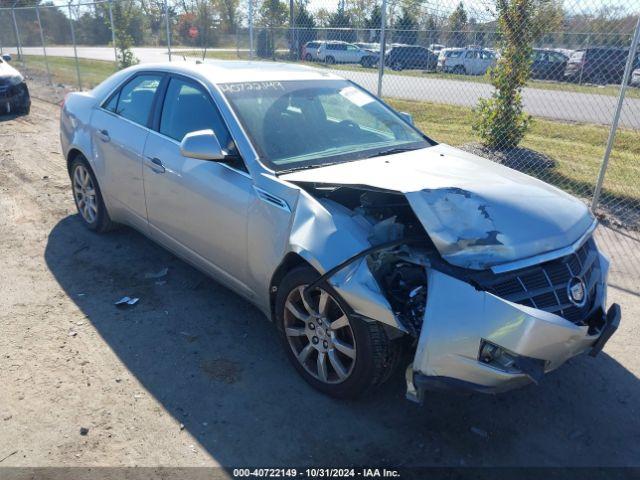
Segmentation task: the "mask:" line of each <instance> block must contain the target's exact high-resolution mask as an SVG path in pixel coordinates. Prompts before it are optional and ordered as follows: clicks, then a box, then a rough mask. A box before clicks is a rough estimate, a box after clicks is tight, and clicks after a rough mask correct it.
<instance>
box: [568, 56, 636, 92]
mask: <svg viewBox="0 0 640 480" xmlns="http://www.w3.org/2000/svg"><path fill="white" fill-rule="evenodd" d="M628 55H629V50H628V49H625V48H613V47H593V48H585V49H581V50H576V51H575V52H573V54H572V55H571V57H569V60H568V62H567V67H566V69H565V71H564V78H565V80H567V81H570V82H580V83H597V84H600V85H606V84H609V83H613V84H620V83H622V76H623V75H624V69H625V65H626V63H627V57H628Z"/></svg>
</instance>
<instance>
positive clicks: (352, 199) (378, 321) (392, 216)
mask: <svg viewBox="0 0 640 480" xmlns="http://www.w3.org/2000/svg"><path fill="white" fill-rule="evenodd" d="M309 132H314V135H309ZM60 141H61V147H62V152H63V155H64V159H65V161H66V170H67V172H68V173H69V176H70V184H71V185H70V186H71V189H70V190H71V192H70V193H72V195H73V199H74V200H75V203H76V206H77V209H78V216H77V219H74V220H73V221H74V222H75V221H78V222H81V223H83V224H84V226H85V227H86V228H88V229H90V230H92V231H95V232H97V233H103V232H106V231H108V230H110V229H111V228H113V227H114V226H116V225H115V223H114V222H118V223H121V224H125V225H129V226H131V227H134V228H136V229H138V230H139V231H141V232H144V234H145V235H147V236H149V237H150V238H151V239H153V240H154V241H156V242H158V243H159V244H161V245H163V246H164V247H166V248H168V249H169V250H170V251H172V252H173V253H174V254H176V255H177V256H179V257H181V258H183V259H185V260H186V261H187V262H189V263H190V264H192V265H194V266H195V267H197V268H199V269H200V270H202V271H203V272H205V273H206V274H208V275H210V276H212V277H213V278H215V279H216V280H218V281H219V282H220V283H221V284H223V285H225V286H226V287H227V288H229V289H231V290H233V291H235V292H237V294H238V295H240V296H242V298H244V299H246V300H247V301H248V302H252V303H254V304H255V305H256V306H257V307H258V308H259V309H260V310H261V311H262V312H263V313H264V314H265V316H266V317H267V318H268V319H270V320H272V321H273V322H274V323H275V325H276V326H277V335H278V336H279V338H280V340H281V343H282V347H283V349H284V350H285V352H286V353H285V354H286V355H287V357H288V358H289V360H290V361H291V364H292V365H293V367H294V368H295V369H296V370H297V371H298V372H299V374H300V375H301V376H302V377H303V378H304V379H305V380H306V381H307V382H308V383H309V384H310V385H312V386H313V387H315V388H316V389H318V390H319V391H321V392H324V393H325V394H328V395H332V396H335V397H339V398H348V397H355V396H358V395H362V394H370V392H371V391H372V389H373V388H374V387H377V386H379V385H381V384H382V383H384V382H385V381H386V380H387V379H389V378H392V375H393V372H394V369H395V368H396V367H398V366H399V364H400V363H401V362H403V363H404V365H403V366H404V367H405V368H406V370H405V372H406V374H405V378H406V382H407V396H408V397H409V398H411V399H413V400H417V401H419V400H421V399H422V398H423V395H424V392H425V391H426V390H430V389H434V390H442V389H448V388H450V389H452V390H454V391H455V390H468V391H476V392H484V393H497V392H502V391H505V390H509V389H513V388H517V387H520V386H522V385H525V384H528V383H531V382H536V383H537V382H540V381H542V380H543V378H544V377H545V375H546V374H547V373H549V372H552V371H553V370H555V369H556V368H558V367H560V366H561V365H562V364H563V363H565V362H566V361H567V360H569V359H570V358H572V357H574V356H576V355H578V354H580V353H583V352H587V351H588V352H590V353H591V354H592V355H597V354H598V353H599V352H600V351H601V350H602V348H603V347H604V345H605V343H606V342H607V341H608V340H609V338H610V337H611V335H612V334H613V333H614V332H615V330H616V328H617V327H618V324H619V322H620V317H621V311H620V307H619V306H617V305H615V304H613V305H611V306H610V307H608V308H607V305H606V297H607V295H606V290H607V274H608V271H609V260H608V259H607V257H606V256H605V255H603V254H602V253H601V252H600V251H599V249H598V246H597V244H596V242H595V240H594V238H593V234H594V230H595V228H596V226H597V220H596V219H595V218H594V216H593V215H592V213H591V212H590V210H589V209H588V208H587V206H586V205H585V204H584V203H583V202H582V201H581V200H579V199H577V198H574V197H572V196H571V195H569V194H567V193H565V192H563V191H561V190H559V189H557V188H555V187H552V186H550V185H548V184H545V183H544V182H542V181H540V180H538V179H536V178H533V177H530V176H528V175H525V174H523V173H521V172H517V171H515V170H512V169H510V168H508V167H506V166H504V165H500V164H498V163H495V162H492V161H490V160H487V159H483V158H481V157H478V156H476V155H473V154H470V153H468V152H465V151H462V150H459V149H456V148H454V147H451V146H448V145H445V144H438V143H437V142H435V141H434V140H432V139H431V138H429V137H428V136H427V135H425V134H424V133H422V132H421V131H420V130H419V129H417V128H416V127H415V126H413V125H412V123H411V121H410V119H408V118H407V117H406V115H404V116H403V115H401V114H400V113H399V112H396V111H394V110H393V109H392V108H390V107H389V106H387V105H385V104H384V103H383V102H381V101H380V100H379V99H378V98H376V97H375V96H373V95H371V94H370V93H369V92H367V90H365V89H364V88H361V87H359V86H357V85H356V84H354V83H353V82H350V81H347V80H345V79H343V78H341V77H339V76H337V75H332V74H331V73H330V72H326V71H322V72H320V71H318V70H316V69H313V68H308V67H306V66H302V65H291V64H279V63H266V62H265V63H260V65H257V64H256V63H255V62H224V61H220V62H215V63H214V62H212V63H206V64H196V63H188V62H177V63H176V62H174V63H162V64H155V65H149V64H143V65H138V66H134V67H131V68H128V69H125V70H121V71H119V72H117V73H115V74H114V75H112V76H111V77H110V78H108V79H107V80H105V81H104V82H103V83H101V84H100V85H98V86H97V87H96V88H94V89H93V90H91V91H89V92H78V93H71V94H69V95H68V96H67V97H66V99H65V102H64V104H63V106H62V111H61V113H60ZM95 240H96V241H97V238H96V239H95ZM88 266H90V264H86V265H85V267H84V268H88ZM78 268H82V266H78ZM100 273H101V272H96V274H100ZM114 295H115V293H114ZM150 305H151V306H150V307H149V308H153V305H152V304H151V303H150ZM211 321H212V322H215V321H216V315H215V312H212V315H211ZM157 328H162V327H161V326H160V325H158V326H157ZM232 328H233V327H232ZM229 336H230V337H231V338H236V341H237V342H242V338H240V337H239V336H238V335H237V332H235V333H234V332H230V335H229ZM206 353H207V354H213V353H215V352H206ZM158 355H162V351H160V350H159V351H158ZM260 357H261V355H260V352H259V351H258V352H255V358H256V361H258V360H259V359H260ZM606 361H610V360H608V359H606ZM573 373H576V372H575V371H574V372H573ZM578 373H581V372H578ZM570 375H571V371H569V372H565V378H569V376H570ZM555 380H556V381H557V380H558V379H557V378H556V379H555ZM553 388H555V384H554V385H551V386H550V390H553ZM287 394H288V393H287V392H283V395H287ZM580 400H581V399H576V401H580ZM396 407H397V405H394V408H396ZM533 408H535V407H533Z"/></svg>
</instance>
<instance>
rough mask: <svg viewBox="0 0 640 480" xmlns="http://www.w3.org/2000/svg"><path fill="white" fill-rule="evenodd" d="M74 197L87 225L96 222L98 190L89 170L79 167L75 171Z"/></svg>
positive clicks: (82, 166)
mask: <svg viewBox="0 0 640 480" xmlns="http://www.w3.org/2000/svg"><path fill="white" fill-rule="evenodd" d="M73 197H74V199H75V201H76V206H77V207H78V211H79V212H80V215H82V218H83V219H84V220H85V221H86V222H87V223H93V222H95V220H96V218H97V217H98V203H97V198H96V189H95V185H94V184H93V179H92V178H91V174H90V173H89V170H88V169H87V168H86V167H85V166H84V165H77V166H76V168H75V170H74V171H73Z"/></svg>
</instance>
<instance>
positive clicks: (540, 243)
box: [281, 145, 620, 401]
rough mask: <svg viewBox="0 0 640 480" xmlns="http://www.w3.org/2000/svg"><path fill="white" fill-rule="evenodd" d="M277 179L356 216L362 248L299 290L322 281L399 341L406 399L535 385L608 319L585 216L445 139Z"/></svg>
mask: <svg viewBox="0 0 640 480" xmlns="http://www.w3.org/2000/svg"><path fill="white" fill-rule="evenodd" d="M365 168H366V172H367V173H366V175H362V177H361V178H358V177H359V176H358V175H357V174H356V172H358V171H363V170H365ZM435 172H439V173H435ZM281 178H283V179H286V180H288V181H290V182H292V183H295V184H296V185H298V186H300V187H301V188H302V189H304V190H305V191H307V192H308V193H310V194H311V195H312V196H313V197H314V198H315V199H317V200H318V201H319V202H320V203H321V204H322V205H324V206H325V207H326V208H327V210H328V211H330V212H332V214H333V215H347V216H351V218H352V220H353V224H354V225H356V224H357V225H359V226H362V225H366V226H367V227H364V230H365V233H364V234H363V235H366V236H367V241H368V242H369V245H368V246H366V247H365V248H364V249H363V250H362V251H360V252H358V253H357V254H355V255H352V256H350V257H349V258H347V259H344V260H342V261H341V262H338V263H337V264H336V265H335V266H333V267H332V268H331V269H329V270H328V271H326V272H325V273H324V275H322V276H321V277H320V278H319V279H318V280H317V281H316V282H314V283H313V284H311V285H310V286H309V287H308V290H309V291H310V290H312V289H313V288H316V287H318V286H321V285H323V284H324V285H328V286H330V288H332V289H333V290H335V291H336V292H337V293H338V294H339V295H340V296H341V297H342V298H344V299H345V301H346V302H347V303H348V304H349V305H350V306H351V307H352V308H353V312H352V314H355V315H359V316H362V317H363V318H365V319H368V320H369V321H379V322H383V323H384V324H385V325H387V326H388V327H390V328H391V329H396V330H398V331H400V332H402V334H404V335H406V336H408V337H410V338H411V339H412V342H411V348H413V349H415V354H414V357H413V361H412V362H411V363H410V364H409V365H408V367H407V369H406V380H407V397H408V398H410V399H412V400H415V401H422V399H423V396H424V392H425V391H428V390H443V389H444V390H460V391H476V392H484V393H498V392H503V391H506V390H509V389H512V388H516V387H519V386H522V385H525V384H528V383H531V382H534V383H538V382H539V381H541V380H542V378H543V376H544V375H545V374H546V373H548V372H550V371H552V370H554V369H556V368H557V367H559V366H560V365H562V364H563V363H564V362H565V361H567V360H568V359H570V358H571V357H573V356H576V355H578V354H580V353H583V352H585V351H590V353H591V354H592V355H596V354H597V353H598V352H599V351H600V350H601V349H602V347H603V345H604V343H605V342H606V340H608V338H609V337H610V336H611V335H612V334H613V332H614V331H615V330H616V328H617V326H618V324H619V321H620V308H619V307H618V306H617V305H615V304H614V305H612V306H611V307H610V308H609V309H608V310H606V304H605V302H606V280H607V273H608V269H609V261H608V260H607V258H606V257H605V256H604V255H603V254H602V253H601V252H599V250H598V248H597V246H596V243H595V240H594V238H593V233H594V230H595V228H596V225H597V221H596V220H595V219H594V218H593V216H592V215H591V214H590V213H589V211H588V209H587V208H586V207H585V206H584V205H583V204H582V203H581V202H579V201H578V200H576V199H574V198H572V197H570V196H569V195H567V194H565V193H563V192H561V191H559V190H557V189H555V188H554V187H550V186H548V185H546V184H544V183H542V182H540V181H538V180H535V179H532V178H530V177H528V176H526V175H523V174H520V173H518V172H515V171H512V170H509V169H507V168H505V167H502V166H499V165H496V164H493V163H492V162H489V161H487V160H484V159H481V158H478V157H475V156H473V155H470V154H467V153H465V152H461V151H459V150H456V149H454V148H451V147H449V146H446V145H437V146H433V147H431V148H429V149H425V150H418V151H416V152H407V153H398V154H397V155H394V156H392V157H384V158H379V159H375V160H367V163H366V166H365V165H364V164H363V163H361V162H354V163H349V164H340V165H335V166H328V167H324V168H320V169H316V170H309V171H303V172H293V173H290V174H286V175H284V176H282V177H281ZM360 228H362V227H360ZM363 246H364V245H363ZM336 256H338V255H336Z"/></svg>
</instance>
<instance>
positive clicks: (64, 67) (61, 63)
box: [15, 55, 116, 88]
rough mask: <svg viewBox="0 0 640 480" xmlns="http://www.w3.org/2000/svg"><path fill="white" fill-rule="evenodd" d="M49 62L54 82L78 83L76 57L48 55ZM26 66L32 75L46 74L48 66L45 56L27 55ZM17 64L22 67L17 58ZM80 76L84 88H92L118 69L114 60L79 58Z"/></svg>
mask: <svg viewBox="0 0 640 480" xmlns="http://www.w3.org/2000/svg"><path fill="white" fill-rule="evenodd" d="M47 60H48V62H49V70H50V71H51V79H52V81H53V83H54V84H57V83H62V84H67V85H77V84H78V77H77V74H76V61H75V59H74V58H68V57H51V56H49V57H47ZM25 62H26V68H25V71H26V72H27V73H28V74H31V75H34V74H35V75H38V76H46V74H47V68H46V64H45V61H44V56H40V55H25ZM15 63H16V66H17V67H18V68H20V69H22V68H21V64H20V63H19V61H18V60H17V59H16V62H15ZM78 64H79V66H80V76H81V78H82V87H83V88H92V87H94V86H96V85H97V84H98V83H100V82H101V81H102V80H104V79H105V78H107V77H108V76H109V75H111V74H112V73H114V72H115V71H116V66H115V63H114V62H105V61H102V60H91V59H86V58H79V59H78Z"/></svg>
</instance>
